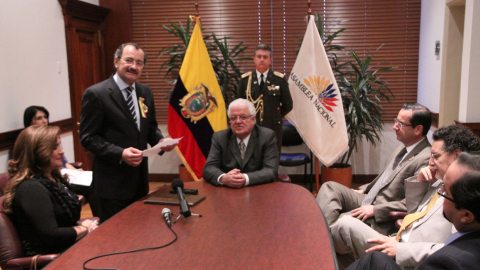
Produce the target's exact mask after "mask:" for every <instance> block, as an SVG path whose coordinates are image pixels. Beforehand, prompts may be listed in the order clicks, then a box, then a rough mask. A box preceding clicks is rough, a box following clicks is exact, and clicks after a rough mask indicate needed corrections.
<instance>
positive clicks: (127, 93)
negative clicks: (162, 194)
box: [80, 43, 173, 221]
mask: <svg viewBox="0 0 480 270" xmlns="http://www.w3.org/2000/svg"><path fill="white" fill-rule="evenodd" d="M146 61H147V57H146V55H145V53H144V52H143V50H142V49H141V48H140V47H139V46H138V45H137V44H135V43H125V44H122V45H120V47H119V48H118V49H117V51H116V52H115V55H114V64H115V68H116V73H115V74H114V75H113V76H112V77H110V78H109V79H107V80H105V81H103V82H100V83H98V84H96V85H93V86H91V87H89V88H88V89H87V90H85V93H84V95H83V99H82V113H81V117H80V140H81V143H82V145H83V147H85V148H86V149H87V150H88V151H90V152H92V153H93V154H94V159H93V184H92V185H93V190H94V192H95V194H96V195H98V196H99V197H100V218H101V220H102V221H105V220H107V219H108V218H110V217H112V216H113V215H115V214H116V213H118V212H120V210H122V209H123V208H125V207H127V206H128V205H129V204H131V203H132V202H134V201H136V200H138V199H139V198H141V197H143V196H145V195H147V194H148V162H147V158H146V157H143V152H142V150H145V149H146V148H147V143H148V144H150V145H151V146H154V145H156V144H157V143H158V142H159V141H161V140H165V139H164V138H163V136H162V133H161V132H160V130H159V129H158V125H157V121H156V119H155V106H154V102H153V95H152V90H151V89H150V87H148V86H147V85H145V84H142V83H139V82H137V80H138V79H139V78H140V75H141V73H142V69H143V67H144V65H145V63H146ZM172 149H173V146H171V147H166V148H163V149H162V150H165V151H170V150H172Z"/></svg>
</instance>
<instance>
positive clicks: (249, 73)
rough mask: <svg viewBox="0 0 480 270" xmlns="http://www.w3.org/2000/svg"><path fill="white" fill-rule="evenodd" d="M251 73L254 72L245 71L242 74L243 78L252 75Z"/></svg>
mask: <svg viewBox="0 0 480 270" xmlns="http://www.w3.org/2000/svg"><path fill="white" fill-rule="evenodd" d="M250 75H252V72H251V71H249V72H247V73H243V74H242V79H243V78H245V77H248V76H250Z"/></svg>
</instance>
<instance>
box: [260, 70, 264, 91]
mask: <svg viewBox="0 0 480 270" xmlns="http://www.w3.org/2000/svg"><path fill="white" fill-rule="evenodd" d="M263 78H264V77H263V73H262V75H260V90H263V86H264V85H265V82H264V80H263Z"/></svg>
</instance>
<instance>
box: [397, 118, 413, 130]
mask: <svg viewBox="0 0 480 270" xmlns="http://www.w3.org/2000/svg"><path fill="white" fill-rule="evenodd" d="M393 121H394V122H395V125H396V124H398V125H399V126H400V129H402V128H403V127H411V126H413V125H412V124H410V125H407V124H405V123H404V122H402V121H400V120H398V119H397V118H395V119H393Z"/></svg>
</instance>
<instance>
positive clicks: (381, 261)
mask: <svg viewBox="0 0 480 270" xmlns="http://www.w3.org/2000/svg"><path fill="white" fill-rule="evenodd" d="M401 269H402V268H400V266H398V264H397V263H396V262H395V261H394V260H393V259H392V258H390V257H389V256H388V255H387V254H385V253H382V252H380V251H375V252H372V253H368V254H366V255H364V256H362V258H360V260H357V261H355V262H354V263H353V264H351V265H350V266H349V267H348V268H347V270H401Z"/></svg>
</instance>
